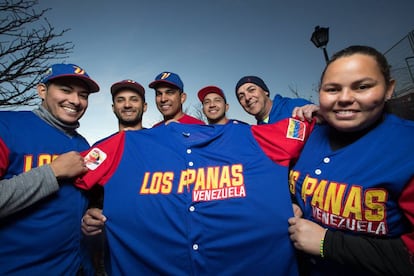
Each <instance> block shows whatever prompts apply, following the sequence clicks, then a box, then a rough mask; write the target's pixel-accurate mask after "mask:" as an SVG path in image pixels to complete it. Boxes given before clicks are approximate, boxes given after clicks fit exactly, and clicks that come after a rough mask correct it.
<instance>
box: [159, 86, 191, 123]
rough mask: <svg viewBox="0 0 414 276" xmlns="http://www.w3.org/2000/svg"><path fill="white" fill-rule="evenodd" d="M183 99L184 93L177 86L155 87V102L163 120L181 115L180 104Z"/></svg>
mask: <svg viewBox="0 0 414 276" xmlns="http://www.w3.org/2000/svg"><path fill="white" fill-rule="evenodd" d="M185 99H186V94H185V93H184V92H181V91H180V90H179V89H178V88H175V87H170V86H161V85H160V86H158V87H156V88H155V102H156V104H157V108H158V110H159V111H160V112H161V113H162V115H163V116H164V119H165V120H167V119H168V120H169V119H179V118H180V117H181V115H182V114H183V112H182V105H183V103H184V102H185Z"/></svg>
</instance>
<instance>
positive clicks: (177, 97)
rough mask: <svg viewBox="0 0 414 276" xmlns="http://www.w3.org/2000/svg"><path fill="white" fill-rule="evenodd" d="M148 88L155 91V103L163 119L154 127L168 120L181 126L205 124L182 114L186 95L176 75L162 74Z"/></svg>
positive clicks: (170, 73)
mask: <svg viewBox="0 0 414 276" xmlns="http://www.w3.org/2000/svg"><path fill="white" fill-rule="evenodd" d="M149 87H150V88H153V89H154V90H155V102H156V104H157V108H158V110H159V111H160V112H161V113H162V115H163V117H164V120H163V121H161V122H158V123H156V124H155V125H154V126H159V125H161V124H164V123H165V122H167V121H170V120H174V121H178V122H180V123H183V124H199V125H200V124H202V125H204V124H205V123H204V122H203V121H201V120H199V119H197V118H194V117H192V116H190V115H187V114H185V113H184V112H183V104H184V102H185V100H186V99H187V94H186V93H185V92H184V84H183V82H182V81H181V78H180V77H179V76H178V75H177V74H175V73H172V72H162V73H160V74H158V75H157V76H156V77H155V80H154V81H153V82H151V83H150V84H149Z"/></svg>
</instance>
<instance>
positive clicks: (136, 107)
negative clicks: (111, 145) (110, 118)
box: [112, 89, 147, 127]
mask: <svg viewBox="0 0 414 276" xmlns="http://www.w3.org/2000/svg"><path fill="white" fill-rule="evenodd" d="M112 110H113V112H114V113H115V116H116V117H117V118H118V122H119V124H120V126H123V127H135V126H137V125H141V124H142V115H143V114H144V112H145V111H146V110H147V104H146V103H145V102H144V100H143V99H142V97H141V95H139V94H138V93H137V92H135V91H133V90H130V89H125V90H121V91H118V92H117V93H116V94H115V97H114V99H113V104H112Z"/></svg>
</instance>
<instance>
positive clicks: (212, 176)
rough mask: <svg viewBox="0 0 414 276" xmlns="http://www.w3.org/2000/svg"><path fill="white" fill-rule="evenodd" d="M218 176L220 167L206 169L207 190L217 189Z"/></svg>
mask: <svg viewBox="0 0 414 276" xmlns="http://www.w3.org/2000/svg"><path fill="white" fill-rule="evenodd" d="M219 175H220V167H208V168H207V179H206V187H207V189H217V188H218V182H219V181H218V180H219Z"/></svg>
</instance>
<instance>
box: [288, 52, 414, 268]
mask: <svg viewBox="0 0 414 276" xmlns="http://www.w3.org/2000/svg"><path fill="white" fill-rule="evenodd" d="M394 85H395V81H394V80H393V79H392V78H391V76H390V71H389V66H388V63H387V60H386V59H385V57H384V56H383V55H382V54H381V53H380V52H378V51H377V50H376V49H374V48H371V47H367V46H351V47H348V48H346V49H344V50H342V51H339V52H338V53H336V54H335V55H334V56H333V57H332V59H331V60H330V61H329V63H328V65H327V66H326V68H325V71H324V72H323V74H322V77H321V88H320V92H319V93H320V100H319V102H320V115H321V116H322V117H323V118H324V119H325V123H324V124H322V125H319V126H317V127H316V128H315V130H314V131H313V133H312V134H311V136H310V138H309V140H308V142H307V143H306V145H305V148H304V150H303V151H302V154H301V156H300V158H299V160H298V162H297V163H296V164H295V166H294V167H293V170H292V172H291V178H290V184H291V192H292V193H293V194H294V195H295V198H296V201H297V203H298V204H299V206H300V208H301V210H302V212H303V218H299V217H295V218H290V219H289V223H290V227H289V233H290V238H291V240H292V241H293V243H294V245H295V247H296V248H297V249H299V250H303V251H305V252H306V253H308V254H309V255H308V256H307V257H306V258H305V261H304V264H305V265H306V266H307V269H309V270H310V271H311V273H312V274H318V273H322V274H323V275H328V274H335V275H353V274H357V275H360V274H362V273H364V274H373V275H397V274H398V275H414V264H413V263H412V261H411V258H412V254H413V253H414V238H413V237H414V233H413V229H414V227H413V226H414V205H413V204H412V199H413V198H414V176H413V175H414V170H413V168H414V159H413V158H412V156H413V155H414V144H413V143H412V141H411V139H412V137H414V122H413V121H408V120H404V119H401V118H398V117H396V116H395V115H392V114H388V113H386V112H385V109H384V105H385V102H386V100H387V99H389V98H390V97H391V95H392V92H393V89H394Z"/></svg>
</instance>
